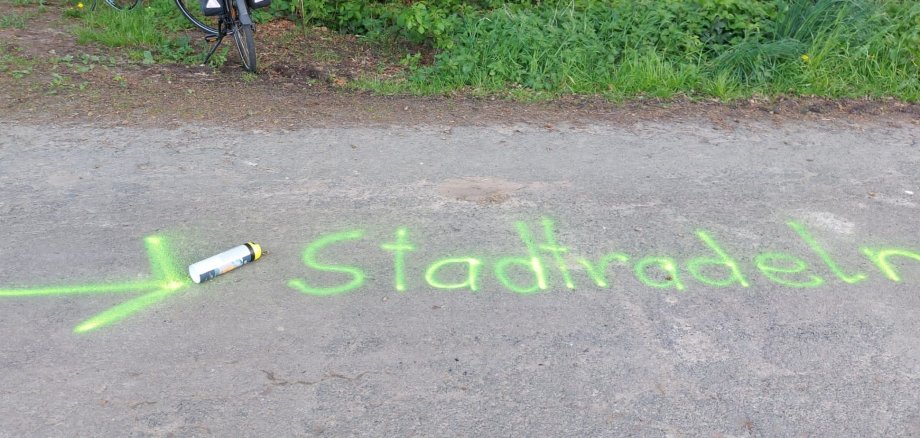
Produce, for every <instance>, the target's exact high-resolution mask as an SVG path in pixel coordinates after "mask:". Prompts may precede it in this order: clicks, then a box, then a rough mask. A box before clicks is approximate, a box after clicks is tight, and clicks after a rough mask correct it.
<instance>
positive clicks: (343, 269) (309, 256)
mask: <svg viewBox="0 0 920 438" xmlns="http://www.w3.org/2000/svg"><path fill="white" fill-rule="evenodd" d="M362 237H364V231H363V230H352V231H343V232H340V233H333V234H328V235H325V236H322V237H320V238H318V239H316V240H314V241H313V243H311V244H310V245H308V246H307V247H306V249H304V251H303V263H304V264H305V265H307V266H308V267H310V268H313V269H315V270H317V271H323V272H338V273H342V274H348V275H349V276H351V280H349V281H348V282H347V283H344V284H341V285H338V286H332V287H316V286H311V285H309V284H307V282H306V281H304V280H301V279H299V278H295V279H291V280H288V283H287V285H288V287H290V288H292V289H294V290H296V291H298V292H300V293H304V294H307V295H315V296H329V295H337V294H340V293H343V292H348V291H350V290H354V289H357V288H359V287H361V285H363V284H364V278H365V274H364V271H362V270H361V269H360V268H357V267H355V266H341V265H326V264H322V263H320V262H318V261H316V253H317V252H319V251H320V250H322V249H323V248H325V247H327V246H329V245H332V244H334V243H339V242H344V241H348V240H358V239H361V238H362Z"/></svg>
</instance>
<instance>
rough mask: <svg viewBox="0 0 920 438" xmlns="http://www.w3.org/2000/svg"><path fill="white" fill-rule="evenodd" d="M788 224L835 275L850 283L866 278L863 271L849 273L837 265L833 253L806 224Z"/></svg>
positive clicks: (792, 222)
mask: <svg viewBox="0 0 920 438" xmlns="http://www.w3.org/2000/svg"><path fill="white" fill-rule="evenodd" d="M787 225H789V228H792V229H793V230H794V231H795V232H796V234H798V235H799V237H801V238H802V240H804V241H805V243H807V244H808V247H809V248H811V250H812V251H814V252H815V254H817V255H818V256H819V257H821V260H823V261H824V264H826V265H827V267H828V268H829V269H830V270H831V272H833V273H834V275H836V276H837V278H839V279H841V280H843V281H844V282H845V283H848V284H856V283H859V282H860V281H863V280H865V279H866V274H863V273H861V272H857V273H855V274H853V275H848V274H847V273H846V272H844V270H843V269H842V268H840V266H838V265H837V263H836V262H835V261H834V259H833V258H831V255H830V254H828V253H827V251H825V250H824V248H822V247H821V245H819V244H818V242H817V241H815V239H814V237H812V236H811V234H810V233H809V232H808V230H807V229H805V226H804V225H802V224H800V223H798V222H794V221H791V222H787Z"/></svg>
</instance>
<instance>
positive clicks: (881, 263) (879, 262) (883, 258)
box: [862, 248, 920, 283]
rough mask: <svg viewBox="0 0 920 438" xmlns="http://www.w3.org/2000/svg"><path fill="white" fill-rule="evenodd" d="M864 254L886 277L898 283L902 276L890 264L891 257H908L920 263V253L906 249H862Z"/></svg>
mask: <svg viewBox="0 0 920 438" xmlns="http://www.w3.org/2000/svg"><path fill="white" fill-rule="evenodd" d="M862 253H863V254H865V255H866V257H868V258H869V260H871V261H872V263H875V266H878V268H879V270H881V271H882V273H883V274H885V277H888V279H889V280H891V281H894V282H898V283H899V282H900V281H901V276H900V275H898V271H896V270H895V269H894V267H893V266H891V263H889V262H888V258H889V257H894V256H897V257H906V258H909V259H914V260H916V261H918V262H920V253H916V252H913V251H908V250H906V249H898V248H884V249H877V250H873V249H870V248H862Z"/></svg>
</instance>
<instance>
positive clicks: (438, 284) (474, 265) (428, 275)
mask: <svg viewBox="0 0 920 438" xmlns="http://www.w3.org/2000/svg"><path fill="white" fill-rule="evenodd" d="M463 263H465V264H466V266H467V268H466V270H467V276H466V281H464V282H462V283H444V282H442V281H440V280H438V278H437V275H438V271H439V270H441V269H442V268H443V267H445V266H448V265H453V264H463ZM481 266H482V261H481V260H479V259H475V258H472V257H458V258H449V259H442V260H438V261H436V262H434V263H432V264H431V266H429V267H428V269H427V270H426V271H425V281H427V282H428V285H430V286H431V287H433V288H436V289H469V290H471V291H473V292H476V291H477V290H479V268H480V267H481Z"/></svg>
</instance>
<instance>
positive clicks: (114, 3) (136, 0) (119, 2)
mask: <svg viewBox="0 0 920 438" xmlns="http://www.w3.org/2000/svg"><path fill="white" fill-rule="evenodd" d="M105 2H106V3H107V4H108V5H109V6H111V7H113V8H115V9H118V10H119V11H127V10H129V9H134V7H135V6H137V5H138V4H140V2H141V0H105Z"/></svg>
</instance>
